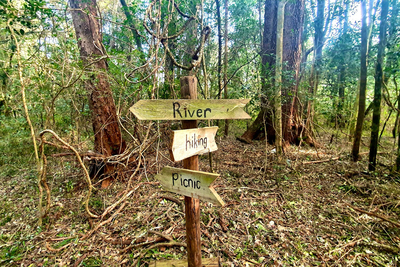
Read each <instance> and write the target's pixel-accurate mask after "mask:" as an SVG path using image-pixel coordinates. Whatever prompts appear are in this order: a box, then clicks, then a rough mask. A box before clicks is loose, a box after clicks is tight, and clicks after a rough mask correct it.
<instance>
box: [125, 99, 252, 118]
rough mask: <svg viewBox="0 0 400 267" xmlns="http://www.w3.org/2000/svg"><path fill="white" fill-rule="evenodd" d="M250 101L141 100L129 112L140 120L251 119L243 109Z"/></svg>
mask: <svg viewBox="0 0 400 267" xmlns="http://www.w3.org/2000/svg"><path fill="white" fill-rule="evenodd" d="M249 101H250V99H213V100H197V99H196V100H194V99H157V100H140V101H138V102H137V103H135V104H134V105H133V106H132V107H131V108H130V109H129V110H130V111H131V112H132V113H133V114H134V115H135V116H136V117H137V118H138V119H139V120H215V119H218V120H222V119H251V117H250V116H249V114H247V113H246V112H245V111H244V110H243V107H244V106H245V105H246V104H247V103H248V102H249Z"/></svg>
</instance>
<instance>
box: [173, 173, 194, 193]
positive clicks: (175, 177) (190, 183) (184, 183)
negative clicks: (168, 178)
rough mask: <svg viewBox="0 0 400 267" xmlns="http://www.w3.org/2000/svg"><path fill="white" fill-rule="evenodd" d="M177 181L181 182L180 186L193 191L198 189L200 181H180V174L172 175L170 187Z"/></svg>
mask: <svg viewBox="0 0 400 267" xmlns="http://www.w3.org/2000/svg"><path fill="white" fill-rule="evenodd" d="M178 179H180V181H181V186H184V187H191V188H193V189H200V181H198V180H197V181H196V180H192V179H190V178H189V179H187V178H185V179H182V174H178V173H172V186H174V185H175V181H177V180H178ZM178 183H179V182H178Z"/></svg>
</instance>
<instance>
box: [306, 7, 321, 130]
mask: <svg viewBox="0 0 400 267" xmlns="http://www.w3.org/2000/svg"><path fill="white" fill-rule="evenodd" d="M324 14H325V0H318V1H317V17H316V19H315V22H314V30H315V31H314V59H313V64H312V67H311V75H310V87H309V88H310V90H309V94H310V97H311V98H310V100H309V101H308V104H307V122H306V127H307V128H308V129H309V130H310V132H312V131H313V130H312V129H313V121H314V98H315V95H316V93H317V89H318V85H319V79H320V72H321V61H322V48H323V45H324V38H325V33H324Z"/></svg>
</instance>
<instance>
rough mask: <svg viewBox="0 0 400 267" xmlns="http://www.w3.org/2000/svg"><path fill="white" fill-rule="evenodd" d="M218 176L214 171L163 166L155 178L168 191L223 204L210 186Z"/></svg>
mask: <svg viewBox="0 0 400 267" xmlns="http://www.w3.org/2000/svg"><path fill="white" fill-rule="evenodd" d="M218 176H219V174H215V173H207V172H201V171H192V170H187V169H178V168H173V167H164V168H163V169H162V171H161V172H160V173H159V174H157V175H156V177H155V178H156V179H157V180H159V181H160V183H161V184H162V186H163V188H164V189H165V190H167V191H169V192H174V193H177V194H180V195H184V196H188V197H192V198H198V199H201V200H203V201H208V202H211V203H214V204H216V205H219V206H224V205H225V203H224V201H223V200H222V199H221V197H220V196H219V195H218V194H217V193H216V191H215V190H214V188H213V187H212V184H213V182H214V181H215V179H217V178H218Z"/></svg>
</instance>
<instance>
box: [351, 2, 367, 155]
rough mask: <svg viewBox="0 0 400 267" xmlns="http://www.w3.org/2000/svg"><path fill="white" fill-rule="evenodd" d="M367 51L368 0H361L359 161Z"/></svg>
mask: <svg viewBox="0 0 400 267" xmlns="http://www.w3.org/2000/svg"><path fill="white" fill-rule="evenodd" d="M367 51H368V27H367V0H361V56H360V57H361V59H360V85H359V86H360V91H359V94H358V95H359V98H358V116H357V125H356V131H355V134H354V142H353V148H352V152H351V154H352V156H353V160H354V161H357V160H358V157H359V153H360V144H361V137H362V127H363V124H364V117H365V101H366V90H367Z"/></svg>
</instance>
